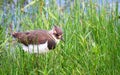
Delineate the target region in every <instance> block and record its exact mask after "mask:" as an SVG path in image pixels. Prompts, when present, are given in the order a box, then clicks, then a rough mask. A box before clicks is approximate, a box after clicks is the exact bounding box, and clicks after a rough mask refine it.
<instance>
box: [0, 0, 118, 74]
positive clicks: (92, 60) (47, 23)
mask: <svg viewBox="0 0 120 75" xmlns="http://www.w3.org/2000/svg"><path fill="white" fill-rule="evenodd" d="M80 3H82V6H83V7H80ZM50 4H51V5H49V7H48V8H46V7H45V6H43V7H42V11H41V12H40V11H38V12H37V13H36V12H35V13H34V12H33V14H31V13H29V12H28V13H23V12H17V11H15V16H16V19H17V23H18V24H20V26H19V27H18V28H20V29H17V25H15V28H14V29H13V31H27V30H33V29H47V30H50V29H51V28H52V26H53V25H54V24H57V25H59V26H61V27H62V28H63V31H64V39H65V42H64V43H63V42H60V44H59V45H58V46H57V47H56V49H54V50H52V51H50V52H48V53H45V54H37V55H34V54H29V53H26V52H24V51H23V50H22V47H21V45H20V44H16V43H15V44H14V43H12V42H11V41H12V40H14V39H13V38H12V37H11V36H10V35H9V33H10V31H9V25H10V24H11V22H12V21H13V20H12V18H11V17H12V16H11V13H10V12H8V15H7V18H6V20H7V21H4V25H1V26H0V75H118V74H119V72H120V64H119V63H120V22H119V21H120V20H119V19H118V18H117V16H118V4H117V3H116V7H115V8H116V9H115V10H114V11H108V9H107V7H109V5H108V6H107V5H103V6H101V7H100V5H97V4H96V3H93V2H92V0H90V1H89V2H84V1H83V2H82V1H79V0H75V2H74V5H71V7H70V8H69V9H70V11H69V12H67V11H66V10H64V9H65V8H63V10H58V7H57V4H56V2H55V0H52V2H50ZM36 5H39V3H36ZM34 7H35V6H34ZM96 8H100V11H99V12H97V11H96ZM16 9H17V7H16ZM61 9H62V8H61ZM84 10H86V12H84ZM1 13H2V14H3V12H1ZM46 14H48V16H47V17H48V18H46ZM30 16H32V18H30ZM0 19H2V17H1V18H0ZM6 30H8V31H7V32H6Z"/></svg>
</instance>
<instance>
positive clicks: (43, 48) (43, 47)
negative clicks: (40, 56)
mask: <svg viewBox="0 0 120 75" xmlns="http://www.w3.org/2000/svg"><path fill="white" fill-rule="evenodd" d="M47 44H48V42H47V41H46V42H45V43H44V44H40V45H32V44H30V45H28V46H25V45H23V50H24V51H26V52H29V53H46V52H48V51H49V49H48V47H47Z"/></svg>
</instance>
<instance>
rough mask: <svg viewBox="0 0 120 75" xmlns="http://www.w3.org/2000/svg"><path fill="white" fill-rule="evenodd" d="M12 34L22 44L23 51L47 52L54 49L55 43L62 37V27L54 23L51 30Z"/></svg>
mask: <svg viewBox="0 0 120 75" xmlns="http://www.w3.org/2000/svg"><path fill="white" fill-rule="evenodd" d="M12 36H13V37H14V38H15V39H16V40H17V42H18V43H21V44H22V48H23V50H24V51H25V52H29V53H35V54H36V53H47V52H49V51H50V50H53V49H55V47H56V45H58V43H59V42H60V41H61V40H62V41H64V39H63V31H62V28H61V27H59V26H57V25H54V26H53V28H52V29H51V30H43V29H39V30H31V31H26V32H13V33H12Z"/></svg>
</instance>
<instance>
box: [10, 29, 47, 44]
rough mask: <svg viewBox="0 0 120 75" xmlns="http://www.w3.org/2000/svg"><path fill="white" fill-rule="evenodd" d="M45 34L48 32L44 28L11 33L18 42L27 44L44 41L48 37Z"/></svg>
mask: <svg viewBox="0 0 120 75" xmlns="http://www.w3.org/2000/svg"><path fill="white" fill-rule="evenodd" d="M47 34H48V32H47V31H45V30H35V31H30V32H16V33H14V34H12V35H13V37H15V38H17V39H18V42H20V43H23V44H24V45H28V44H42V43H45V42H46V41H47V40H48V39H49V38H48V37H49V36H48V35H47Z"/></svg>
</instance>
